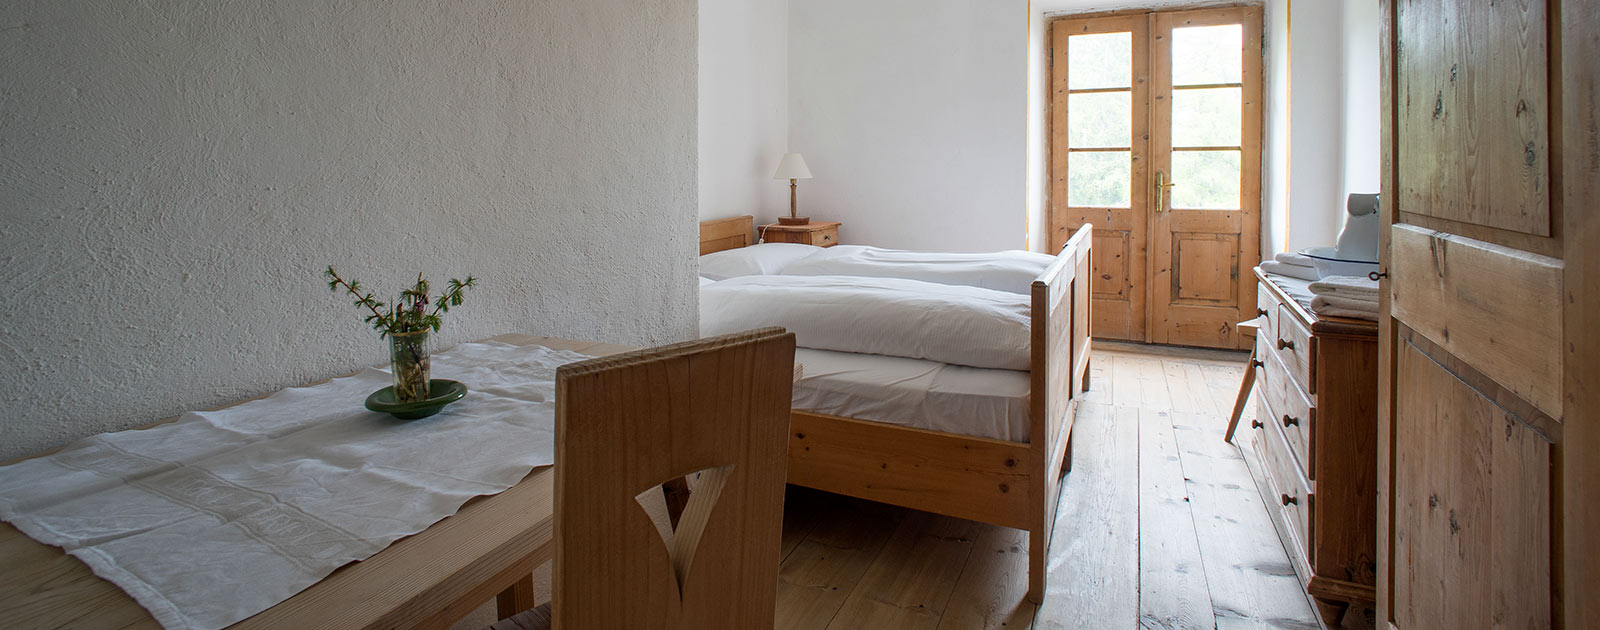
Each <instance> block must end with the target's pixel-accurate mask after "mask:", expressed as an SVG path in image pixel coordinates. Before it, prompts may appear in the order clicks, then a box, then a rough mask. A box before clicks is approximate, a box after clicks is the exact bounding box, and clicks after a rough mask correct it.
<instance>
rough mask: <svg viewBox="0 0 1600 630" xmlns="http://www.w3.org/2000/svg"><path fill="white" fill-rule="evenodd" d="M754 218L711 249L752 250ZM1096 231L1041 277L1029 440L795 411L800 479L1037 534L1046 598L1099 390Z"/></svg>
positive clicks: (1037, 592) (793, 470) (710, 237)
mask: <svg viewBox="0 0 1600 630" xmlns="http://www.w3.org/2000/svg"><path fill="white" fill-rule="evenodd" d="M753 223H754V222H753V218H752V217H749V216H743V217H735V218H732V219H721V220H717V221H707V222H704V223H701V224H700V253H701V255H705V254H708V253H712V252H717V251H723V250H728V249H734V248H738V247H745V246H748V245H750V244H751V243H752V234H753V227H754V225H753ZM1090 228H1091V226H1089V225H1084V226H1083V227H1082V228H1080V229H1079V230H1078V232H1077V233H1076V234H1074V235H1073V236H1072V238H1071V239H1070V240H1068V241H1067V244H1066V246H1065V247H1063V248H1062V249H1061V252H1060V253H1059V254H1057V255H1056V260H1055V262H1054V263H1051V265H1050V266H1049V267H1048V268H1047V269H1046V270H1045V272H1044V273H1043V274H1040V276H1039V277H1038V278H1037V279H1035V280H1034V281H1033V287H1032V295H1031V297H1032V309H1031V310H1032V316H1031V319H1032V322H1031V328H1032V347H1031V350H1030V370H1029V373H1030V389H1029V391H1030V395H1029V400H1028V404H1029V411H1028V413H1029V438H1028V442H1027V443H1020V442H1009V441H1005V440H994V439H988V438H979V437H971V436H966V435H960V434H955V433H945V432H941V431H930V430H926V429H916V428H911V427H904V426H899V425H893V424H886V423H882V422H874V421H870V420H858V419H854V418H843V417H838V416H829V415H823V414H817V413H811V412H806V411H799V410H796V411H794V412H792V414H791V416H790V439H789V474H788V480H789V483H792V484H796V485H801V486H806V487H810V488H816V489H819V490H825V491H828V492H835V493H839V494H845V495H849V496H853V497H859V498H862V499H867V500H871V501H879V502H882V503H890V504H893V505H899V506H903V507H908V508H912V509H917V510H923V511H927V512H934V513H937V514H944V515H948V516H954V517H958V518H965V519H969V520H974V521H981V522H984V523H991V524H994V525H1000V526H1004V527H1014V528H1017V529H1023V530H1027V531H1028V547H1029V549H1028V599H1029V600H1031V601H1033V602H1035V603H1039V602H1041V601H1042V600H1043V598H1044V578H1045V554H1046V552H1047V551H1048V550H1049V543H1050V532H1051V529H1052V528H1053V527H1054V524H1055V513H1056V499H1057V497H1058V496H1059V495H1060V492H1059V490H1060V482H1061V475H1062V473H1064V472H1065V471H1066V470H1067V469H1068V468H1070V466H1071V462H1070V457H1071V449H1070V448H1069V442H1070V438H1071V435H1072V421H1073V416H1074V415H1075V412H1076V410H1077V403H1078V396H1077V394H1078V393H1079V392H1082V391H1086V390H1088V388H1089V298H1090V296H1089V248H1090V234H1091V231H1090Z"/></svg>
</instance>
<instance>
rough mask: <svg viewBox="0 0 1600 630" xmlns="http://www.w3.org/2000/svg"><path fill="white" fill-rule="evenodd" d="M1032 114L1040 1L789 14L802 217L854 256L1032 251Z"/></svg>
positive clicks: (946, 0)
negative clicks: (827, 230)
mask: <svg viewBox="0 0 1600 630" xmlns="http://www.w3.org/2000/svg"><path fill="white" fill-rule="evenodd" d="M1027 108H1028V2H1027V0H874V1H872V2H857V1H855V0H805V1H801V2H793V3H791V4H790V10H789V121H790V124H789V150H790V151H798V152H800V153H802V154H804V155H805V158H806V163H807V164H808V165H809V166H810V167H811V172H812V174H813V175H815V176H816V178H815V179H811V180H806V181H803V182H800V191H799V192H800V212H801V214H805V215H810V216H811V218H812V219H813V220H828V221H843V222H844V227H843V228H842V229H841V231H840V233H839V238H840V240H841V241H843V242H846V243H859V244H867V245H878V246H883V247H897V248H909V249H922V250H934V251H939V250H944V251H975V250H976V251H981V250H997V249H1018V248H1021V247H1023V246H1024V244H1025V243H1026V238H1027V226H1028V216H1027V199H1026V197H1027V186H1028V183H1027V155H1028V142H1027V137H1026V136H1027V127H1028V126H1027V111H1028V109H1027Z"/></svg>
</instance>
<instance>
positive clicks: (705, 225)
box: [700, 214, 756, 256]
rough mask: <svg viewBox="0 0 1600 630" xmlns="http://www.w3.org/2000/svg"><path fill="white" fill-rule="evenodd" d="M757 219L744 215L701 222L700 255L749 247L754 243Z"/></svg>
mask: <svg viewBox="0 0 1600 630" xmlns="http://www.w3.org/2000/svg"><path fill="white" fill-rule="evenodd" d="M755 225H756V221H755V217H753V216H751V215H748V214H747V215H744V216H742V217H734V218H732V219H717V220H715V221H701V222H700V255H701V256H704V255H706V254H710V253H712V252H720V251H723V250H727V249H738V248H740V247H749V246H750V243H752V242H754V241H752V240H751V238H752V237H753V236H754V235H755Z"/></svg>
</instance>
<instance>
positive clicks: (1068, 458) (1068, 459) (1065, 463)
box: [1061, 410, 1076, 476]
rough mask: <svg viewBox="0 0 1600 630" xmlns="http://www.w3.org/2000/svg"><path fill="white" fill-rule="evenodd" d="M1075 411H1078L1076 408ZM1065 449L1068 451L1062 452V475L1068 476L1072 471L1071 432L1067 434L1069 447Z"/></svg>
mask: <svg viewBox="0 0 1600 630" xmlns="http://www.w3.org/2000/svg"><path fill="white" fill-rule="evenodd" d="M1074 411H1076V410H1074ZM1064 450H1065V451H1066V452H1064V453H1062V454H1061V474H1062V476H1066V474H1067V473H1070V472H1072V435H1071V434H1067V448H1066V449H1064Z"/></svg>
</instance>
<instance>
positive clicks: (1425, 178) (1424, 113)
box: [1394, 0, 1553, 236]
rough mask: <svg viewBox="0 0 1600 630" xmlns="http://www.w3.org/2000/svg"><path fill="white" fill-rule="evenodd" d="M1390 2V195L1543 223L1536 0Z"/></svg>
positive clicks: (1475, 221) (1544, 127)
mask: <svg viewBox="0 0 1600 630" xmlns="http://www.w3.org/2000/svg"><path fill="white" fill-rule="evenodd" d="M1397 6H1398V11H1397V12H1396V15H1395V19H1396V21H1397V29H1396V30H1397V37H1396V38H1395V39H1396V41H1395V43H1396V45H1397V46H1398V47H1399V49H1400V50H1401V51H1402V54H1400V55H1398V64H1397V65H1398V68H1397V70H1398V72H1399V74H1398V78H1397V81H1398V82H1397V84H1396V90H1397V93H1396V94H1395V95H1394V99H1395V100H1394V103H1395V107H1396V109H1397V124H1398V125H1399V127H1398V133H1399V141H1400V143H1401V144H1400V148H1399V152H1398V165H1397V168H1398V169H1399V173H1400V176H1399V180H1398V184H1399V190H1398V191H1397V192H1398V194H1399V207H1400V208H1401V209H1403V210H1405V211H1406V212H1413V213H1417V214H1423V215H1428V216H1434V217H1439V218H1442V219H1450V220H1455V221H1459V222H1462V223H1467V224H1472V225H1482V226H1488V227H1493V228H1499V229H1505V230H1510V231H1514V232H1523V233H1527V234H1533V235H1537V236H1548V235H1550V234H1551V230H1552V225H1553V217H1552V212H1551V205H1550V198H1551V193H1550V186H1551V173H1550V129H1549V125H1550V102H1549V98H1548V92H1549V85H1548V77H1549V65H1548V57H1549V43H1548V36H1547V32H1546V29H1547V25H1546V21H1547V18H1548V15H1547V13H1548V12H1547V9H1546V3H1544V2H1478V1H1476V0H1435V1H1431V2H1406V3H1399V4H1398V5H1397Z"/></svg>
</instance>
